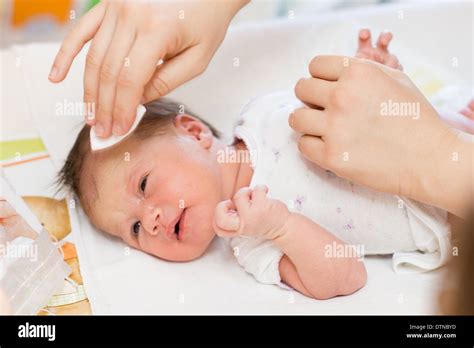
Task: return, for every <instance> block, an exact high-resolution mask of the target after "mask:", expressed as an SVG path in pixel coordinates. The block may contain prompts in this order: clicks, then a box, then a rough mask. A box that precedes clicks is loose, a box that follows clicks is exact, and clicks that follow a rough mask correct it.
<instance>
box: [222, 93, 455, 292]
mask: <svg viewBox="0 0 474 348" xmlns="http://www.w3.org/2000/svg"><path fill="white" fill-rule="evenodd" d="M301 106H303V104H302V103H301V102H300V101H299V100H298V99H296V97H295V96H294V94H293V92H292V91H288V92H286V91H284V92H277V93H273V94H269V95H265V96H262V97H259V98H256V99H253V100H252V101H250V102H249V103H248V104H247V105H246V106H245V107H244V108H243V110H242V113H241V116H242V118H241V120H240V121H239V123H238V126H237V127H236V128H235V132H234V134H235V136H236V137H237V138H239V139H242V140H243V141H244V142H245V144H246V145H247V147H248V149H249V151H250V154H251V159H252V166H253V168H254V174H253V177H252V181H251V187H254V186H255V185H259V184H264V185H267V186H268V188H269V195H270V196H271V197H272V198H276V199H279V200H281V201H282V202H284V203H286V204H287V206H288V207H289V209H290V210H293V211H295V212H299V213H301V214H303V215H305V216H307V217H308V218H310V219H312V220H313V221H314V222H316V223H318V224H319V225H321V226H322V227H324V228H325V229H326V230H328V231H329V232H331V233H333V234H334V235H336V236H337V237H339V238H341V239H342V240H344V241H345V242H346V243H348V244H351V245H354V246H355V247H356V250H359V251H360V252H361V253H362V254H364V255H374V254H394V257H393V268H394V270H395V271H396V272H397V273H402V272H411V271H429V270H433V269H436V268H438V267H439V266H441V265H442V264H443V263H444V262H445V261H446V258H447V255H448V253H449V250H450V247H451V245H450V230H449V225H448V224H447V223H446V217H447V216H446V213H445V212H443V211H441V210H439V209H436V208H433V207H428V206H425V205H423V204H420V203H417V202H414V201H411V200H408V199H405V198H399V197H397V196H393V195H390V194H386V193H382V192H378V191H375V190H371V189H368V188H365V187H362V186H359V185H355V184H353V183H351V182H349V181H347V180H345V179H342V178H339V177H337V176H336V175H334V174H333V173H331V172H330V171H327V170H324V169H322V168H321V167H318V166H316V165H314V164H313V163H311V162H309V161H307V160H306V159H304V158H303V157H302V156H301V155H300V154H299V151H298V145H297V140H298V137H299V134H298V133H296V132H294V131H293V130H292V129H291V128H290V127H289V125H288V116H289V114H290V112H291V111H292V110H294V109H296V108H298V107H301ZM231 246H232V247H233V249H234V255H235V256H236V257H237V260H238V261H239V263H240V264H241V265H242V266H243V267H244V268H245V270H246V271H247V272H249V273H251V274H253V275H254V277H255V278H256V279H257V280H258V281H260V282H262V283H266V284H277V285H280V286H283V287H285V286H284V284H282V283H281V280H280V275H279V271H278V264H279V261H280V258H281V256H282V255H283V253H282V252H281V251H280V250H279V249H278V248H277V247H276V246H275V245H274V244H273V243H272V241H268V240H263V239H258V238H256V239H249V238H242V237H238V238H234V239H233V240H232V241H231Z"/></svg>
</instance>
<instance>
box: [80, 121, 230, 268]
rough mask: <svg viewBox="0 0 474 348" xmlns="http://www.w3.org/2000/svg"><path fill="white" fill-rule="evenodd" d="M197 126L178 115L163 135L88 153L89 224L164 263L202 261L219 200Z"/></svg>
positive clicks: (217, 179)
mask: <svg viewBox="0 0 474 348" xmlns="http://www.w3.org/2000/svg"><path fill="white" fill-rule="evenodd" d="M203 127H204V128H206V129H207V127H205V126H204V125H203V124H202V123H200V122H199V121H197V120H195V119H191V118H190V117H189V116H182V115H180V116H177V117H176V119H175V121H174V124H173V125H170V132H169V134H166V135H159V136H154V137H151V138H149V139H147V140H136V139H133V138H131V139H128V140H127V141H125V142H124V143H123V144H120V145H118V146H117V147H115V148H112V149H109V150H106V151H104V152H102V153H100V152H98V153H94V154H92V156H93V162H92V166H93V169H92V172H91V173H92V175H93V176H94V179H91V178H90V179H85V180H86V181H85V183H86V185H85V186H87V187H86V189H87V190H93V192H94V193H92V194H93V195H97V199H95V200H94V202H92V203H91V209H90V210H91V212H90V215H91V216H90V218H91V220H92V222H93V223H94V224H95V225H96V226H97V227H98V228H100V229H101V230H103V231H105V232H107V233H110V234H112V235H115V236H118V237H120V238H121V239H122V240H124V241H125V242H126V243H127V244H128V245H130V246H132V247H134V248H136V249H140V250H143V251H145V252H147V253H149V254H152V255H155V256H157V257H160V258H163V259H166V260H171V261H188V260H192V259H195V258H197V257H199V256H200V255H202V253H203V252H204V251H205V250H206V249H207V247H208V246H209V244H210V242H211V241H212V239H213V237H214V236H215V233H214V231H213V228H212V218H213V214H214V208H215V206H216V204H217V203H218V202H219V201H220V200H221V199H222V179H221V172H220V169H219V166H218V164H217V161H216V155H215V150H214V146H213V142H215V141H216V139H215V138H213V136H212V133H211V132H210V131H209V130H207V131H206V129H203ZM94 181H95V183H94ZM95 190H96V191H95ZM89 193H90V192H89Z"/></svg>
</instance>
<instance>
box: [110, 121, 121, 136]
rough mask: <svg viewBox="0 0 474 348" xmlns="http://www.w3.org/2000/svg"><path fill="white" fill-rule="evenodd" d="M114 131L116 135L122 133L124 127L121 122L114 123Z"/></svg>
mask: <svg viewBox="0 0 474 348" xmlns="http://www.w3.org/2000/svg"><path fill="white" fill-rule="evenodd" d="M112 132H113V133H114V134H115V135H122V127H121V126H120V125H119V124H114V128H113V130H112Z"/></svg>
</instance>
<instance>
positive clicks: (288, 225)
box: [270, 212, 299, 243]
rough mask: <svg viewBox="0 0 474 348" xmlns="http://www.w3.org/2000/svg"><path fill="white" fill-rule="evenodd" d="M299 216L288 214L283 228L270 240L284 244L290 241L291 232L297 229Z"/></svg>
mask: <svg viewBox="0 0 474 348" xmlns="http://www.w3.org/2000/svg"><path fill="white" fill-rule="evenodd" d="M298 216H299V214H296V213H293V212H288V217H287V218H286V219H285V221H284V223H283V224H282V226H281V227H280V228H279V229H278V230H277V231H276V232H275V233H273V234H272V236H271V238H270V239H272V240H273V241H275V242H278V243H284V242H285V241H286V240H288V236H289V235H290V234H291V231H293V230H294V229H295V228H296V225H297V220H298Z"/></svg>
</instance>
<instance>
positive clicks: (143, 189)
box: [140, 175, 148, 193]
mask: <svg viewBox="0 0 474 348" xmlns="http://www.w3.org/2000/svg"><path fill="white" fill-rule="evenodd" d="M147 179H148V175H147V176H145V177H144V178H143V179H142V181H141V182H140V190H141V191H142V192H143V193H145V189H146V182H147Z"/></svg>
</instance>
